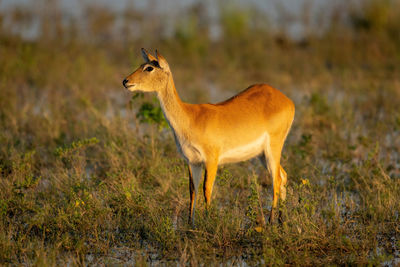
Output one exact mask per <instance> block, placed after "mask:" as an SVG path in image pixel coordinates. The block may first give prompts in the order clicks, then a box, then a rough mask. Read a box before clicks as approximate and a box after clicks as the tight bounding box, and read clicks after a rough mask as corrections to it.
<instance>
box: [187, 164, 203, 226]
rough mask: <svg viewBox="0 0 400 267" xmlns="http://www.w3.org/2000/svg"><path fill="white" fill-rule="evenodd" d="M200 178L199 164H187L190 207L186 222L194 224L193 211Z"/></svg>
mask: <svg viewBox="0 0 400 267" xmlns="http://www.w3.org/2000/svg"><path fill="white" fill-rule="evenodd" d="M200 178H201V165H197V164H189V192H190V207H189V221H188V223H189V224H190V223H191V224H192V226H194V211H195V205H196V197H197V193H198V189H199V184H200Z"/></svg>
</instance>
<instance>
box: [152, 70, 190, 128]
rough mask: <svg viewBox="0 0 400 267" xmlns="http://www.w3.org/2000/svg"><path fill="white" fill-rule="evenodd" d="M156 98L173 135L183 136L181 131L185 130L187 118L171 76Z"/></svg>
mask: <svg viewBox="0 0 400 267" xmlns="http://www.w3.org/2000/svg"><path fill="white" fill-rule="evenodd" d="M157 96H158V100H159V101H160V104H161V108H162V110H163V113H164V116H165V118H166V119H167V122H168V124H169V126H170V127H171V128H172V130H173V131H174V133H175V134H178V135H181V134H183V133H182V132H181V131H185V130H186V127H185V126H186V125H188V122H189V118H188V115H187V113H186V111H185V108H184V105H185V104H184V103H183V102H182V100H181V99H180V97H179V95H178V93H177V91H176V88H175V84H174V80H173V78H172V75H171V74H169V77H168V81H167V84H166V86H165V88H164V89H163V90H160V91H158V94H157Z"/></svg>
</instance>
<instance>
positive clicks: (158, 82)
mask: <svg viewBox="0 0 400 267" xmlns="http://www.w3.org/2000/svg"><path fill="white" fill-rule="evenodd" d="M142 57H143V59H144V61H145V62H144V63H143V64H142V65H140V67H139V68H137V69H136V70H135V71H134V72H133V73H132V74H130V75H129V76H128V77H126V78H125V79H124V80H123V82H122V84H123V85H124V87H125V88H126V89H128V90H129V91H132V92H133V91H142V92H158V91H160V90H162V89H163V88H165V87H166V86H167V84H168V79H169V77H170V75H171V71H170V69H169V65H168V63H167V61H166V60H165V58H164V57H163V56H162V55H160V54H159V53H158V52H157V50H156V56H155V57H154V56H152V55H151V54H149V53H148V52H147V51H146V50H145V49H144V48H142Z"/></svg>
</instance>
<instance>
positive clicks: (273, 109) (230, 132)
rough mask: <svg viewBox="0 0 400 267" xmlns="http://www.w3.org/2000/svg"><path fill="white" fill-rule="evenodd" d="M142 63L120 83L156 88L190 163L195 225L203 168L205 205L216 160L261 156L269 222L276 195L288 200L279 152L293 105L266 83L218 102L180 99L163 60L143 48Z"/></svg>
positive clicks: (136, 88) (139, 88) (191, 214)
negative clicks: (269, 196) (269, 197)
mask: <svg viewBox="0 0 400 267" xmlns="http://www.w3.org/2000/svg"><path fill="white" fill-rule="evenodd" d="M142 56H143V58H144V60H145V63H144V64H142V65H141V66H140V67H139V68H138V69H137V70H136V71H135V72H133V73H132V74H131V75H129V76H128V77H127V78H126V79H124V81H123V85H124V87H125V88H127V89H129V90H130V91H142V92H156V93H157V97H158V99H159V101H160V103H161V107H162V110H163V112H164V116H165V118H166V120H167V122H168V124H169V126H170V127H171V129H172V132H173V134H174V137H175V142H176V145H177V147H178V150H179V152H180V153H181V154H182V156H183V157H184V158H185V160H186V161H187V163H188V165H189V179H190V182H189V189H190V210H189V222H190V221H192V224H194V211H195V203H196V197H197V194H198V187H199V183H200V179H201V175H202V167H203V166H204V167H205V175H204V197H205V201H206V207H207V208H208V207H209V206H210V203H211V193H212V189H213V185H214V180H215V177H216V174H217V169H218V165H219V164H224V163H233V162H239V161H245V160H248V159H251V158H254V157H259V158H260V159H261V162H262V163H263V165H264V166H265V167H266V168H267V169H268V171H269V172H270V174H271V176H272V180H273V203H272V208H271V213H270V222H273V221H274V217H275V210H276V207H277V204H278V199H279V197H280V198H281V199H282V200H284V199H285V198H286V182H287V174H286V172H285V170H284V169H283V168H282V166H281V165H280V158H281V151H282V147H283V144H284V142H285V139H286V136H287V135H288V133H289V130H290V127H291V125H292V122H293V118H294V110H295V108H294V104H293V102H292V101H291V100H290V99H289V98H287V97H286V96H285V95H284V94H282V93H281V92H280V91H278V90H277V89H274V88H272V87H270V86H269V85H266V84H257V85H253V86H250V87H249V88H247V89H246V90H244V91H242V92H241V93H239V94H237V95H235V96H234V97H232V98H230V99H228V100H226V101H224V102H221V103H218V104H188V103H184V102H182V100H181V99H180V98H179V96H178V93H177V91H176V89H175V85H174V80H173V78H172V73H171V70H170V68H169V65H168V63H167V61H166V60H165V58H164V57H163V56H161V55H160V54H158V53H157V51H156V57H154V56H152V55H151V54H149V53H147V51H146V50H144V49H142Z"/></svg>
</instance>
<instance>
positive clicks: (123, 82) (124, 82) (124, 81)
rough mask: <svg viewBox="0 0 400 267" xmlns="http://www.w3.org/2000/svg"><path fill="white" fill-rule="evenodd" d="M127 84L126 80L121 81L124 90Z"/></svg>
mask: <svg viewBox="0 0 400 267" xmlns="http://www.w3.org/2000/svg"><path fill="white" fill-rule="evenodd" d="M127 83H128V80H127V79H124V80H123V81H122V84H123V85H124V87H125V88H126V84H127Z"/></svg>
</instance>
